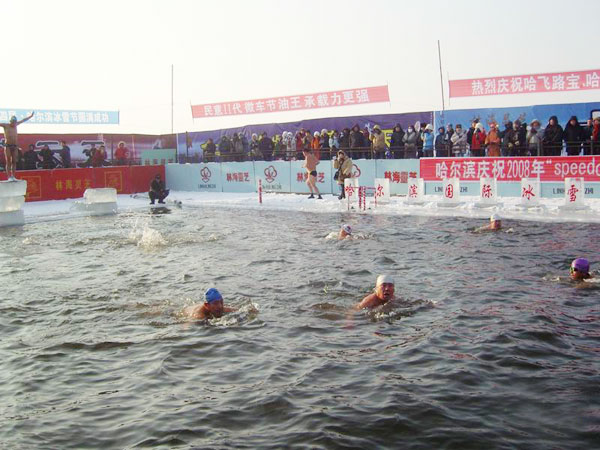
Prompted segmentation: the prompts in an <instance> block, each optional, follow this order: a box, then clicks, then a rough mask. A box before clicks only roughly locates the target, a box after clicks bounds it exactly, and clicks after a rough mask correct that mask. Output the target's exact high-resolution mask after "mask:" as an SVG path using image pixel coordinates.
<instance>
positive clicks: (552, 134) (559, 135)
mask: <svg viewBox="0 0 600 450" xmlns="http://www.w3.org/2000/svg"><path fill="white" fill-rule="evenodd" d="M562 139H563V129H562V127H561V126H560V125H559V124H558V118H557V117H556V116H552V117H550V119H549V120H548V126H546V129H545V130H544V137H543V138H542V149H543V152H544V155H547V156H560V153H561V151H562Z"/></svg>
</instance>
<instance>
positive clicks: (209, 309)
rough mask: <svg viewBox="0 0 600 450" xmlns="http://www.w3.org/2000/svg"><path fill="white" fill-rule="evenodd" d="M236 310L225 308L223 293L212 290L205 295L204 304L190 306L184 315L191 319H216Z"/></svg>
mask: <svg viewBox="0 0 600 450" xmlns="http://www.w3.org/2000/svg"><path fill="white" fill-rule="evenodd" d="M235 310H236V309H235V308H229V307H226V306H224V305H223V296H222V295H221V293H220V292H219V291H218V290H217V289H215V288H210V289H207V290H206V292H205V293H204V303H200V304H197V305H192V306H188V307H187V308H185V309H184V310H183V313H184V315H186V316H188V317H189V318H191V319H214V318H218V317H221V316H222V315H223V314H224V313H228V312H233V311H235Z"/></svg>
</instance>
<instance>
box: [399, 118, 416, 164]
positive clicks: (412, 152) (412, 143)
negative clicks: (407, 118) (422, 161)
mask: <svg viewBox="0 0 600 450" xmlns="http://www.w3.org/2000/svg"><path fill="white" fill-rule="evenodd" d="M402 141H403V142H404V157H405V158H416V157H417V132H416V131H415V128H414V127H413V126H412V125H409V127H408V130H406V133H404V137H403V138H402Z"/></svg>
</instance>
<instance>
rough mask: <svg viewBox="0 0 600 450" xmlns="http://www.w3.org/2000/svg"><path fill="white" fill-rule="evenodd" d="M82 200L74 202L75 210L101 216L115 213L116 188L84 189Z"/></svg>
mask: <svg viewBox="0 0 600 450" xmlns="http://www.w3.org/2000/svg"><path fill="white" fill-rule="evenodd" d="M83 199H84V201H83V202H75V205H74V208H75V210H77V211H81V212H85V213H88V214H89V215H90V216H102V215H106V214H116V213H117V190H116V189H115V188H98V189H86V190H85V192H84V193H83Z"/></svg>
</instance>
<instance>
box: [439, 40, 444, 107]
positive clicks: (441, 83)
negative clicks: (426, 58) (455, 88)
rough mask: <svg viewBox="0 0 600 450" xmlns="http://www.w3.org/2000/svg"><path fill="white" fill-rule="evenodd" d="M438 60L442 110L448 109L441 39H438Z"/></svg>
mask: <svg viewBox="0 0 600 450" xmlns="http://www.w3.org/2000/svg"><path fill="white" fill-rule="evenodd" d="M438 60H439V63H440V86H441V88H442V111H445V110H446V106H445V105H444V79H443V77H442V51H441V50H440V40H439V39H438Z"/></svg>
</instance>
